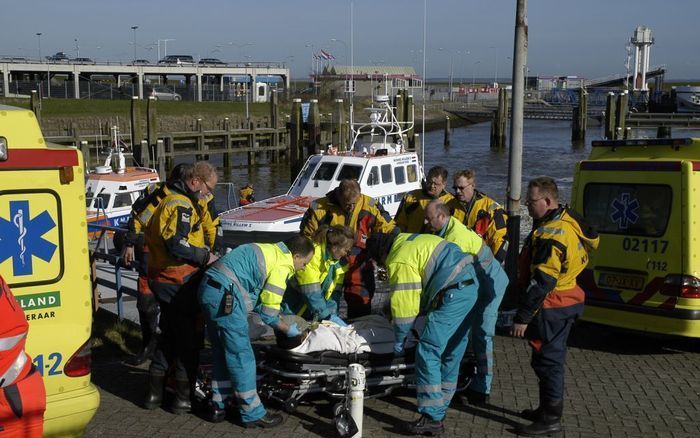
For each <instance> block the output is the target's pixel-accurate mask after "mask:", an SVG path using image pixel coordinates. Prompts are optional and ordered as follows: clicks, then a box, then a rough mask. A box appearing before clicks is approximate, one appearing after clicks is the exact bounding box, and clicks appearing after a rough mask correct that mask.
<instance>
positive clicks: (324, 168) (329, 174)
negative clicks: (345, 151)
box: [313, 163, 338, 181]
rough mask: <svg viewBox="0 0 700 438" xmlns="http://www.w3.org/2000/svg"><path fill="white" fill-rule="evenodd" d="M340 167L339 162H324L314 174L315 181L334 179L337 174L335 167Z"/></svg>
mask: <svg viewBox="0 0 700 438" xmlns="http://www.w3.org/2000/svg"><path fill="white" fill-rule="evenodd" d="M337 168H338V163H322V164H321V165H320V166H318V170H317V171H316V174H314V178H313V179H314V180H315V181H330V180H332V179H333V175H334V174H335V169H337Z"/></svg>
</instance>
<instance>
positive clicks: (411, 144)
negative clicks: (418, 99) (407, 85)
mask: <svg viewBox="0 0 700 438" xmlns="http://www.w3.org/2000/svg"><path fill="white" fill-rule="evenodd" d="M403 108H404V110H403V113H404V120H410V119H411V117H413V116H414V115H415V114H411V113H410V111H411V109H412V108H413V95H412V94H409V95H408V96H406V98H405V99H404V100H403ZM413 121H415V120H413ZM415 131H416V128H415V124H413V125H412V126H411V129H409V130H408V131H407V132H406V137H408V150H413V151H416V153H417V154H418V156H419V157H420V156H421V151H420V146H421V145H420V142H419V141H417V136H416V134H415Z"/></svg>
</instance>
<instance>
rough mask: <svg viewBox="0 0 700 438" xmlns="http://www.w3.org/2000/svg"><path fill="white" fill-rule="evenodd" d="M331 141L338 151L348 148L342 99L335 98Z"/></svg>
mask: <svg viewBox="0 0 700 438" xmlns="http://www.w3.org/2000/svg"><path fill="white" fill-rule="evenodd" d="M331 123H332V124H333V127H332V128H331V143H333V146H335V147H336V148H338V150H339V151H345V150H347V148H348V136H347V135H344V133H345V111H344V107H343V99H336V100H335V111H333V119H332V121H331Z"/></svg>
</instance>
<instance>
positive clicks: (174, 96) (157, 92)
mask: <svg viewBox="0 0 700 438" xmlns="http://www.w3.org/2000/svg"><path fill="white" fill-rule="evenodd" d="M151 97H152V98H154V99H155V100H182V96H180V95H179V94H178V93H176V92H175V90H173V89H172V88H170V87H165V86H161V87H154V88H153V90H151Z"/></svg>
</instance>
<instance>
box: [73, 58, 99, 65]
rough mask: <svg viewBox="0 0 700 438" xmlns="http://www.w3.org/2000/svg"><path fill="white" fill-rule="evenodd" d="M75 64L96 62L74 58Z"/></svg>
mask: <svg viewBox="0 0 700 438" xmlns="http://www.w3.org/2000/svg"><path fill="white" fill-rule="evenodd" d="M73 63H74V64H94V63H95V61H93V60H92V59H90V58H74V59H73Z"/></svg>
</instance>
